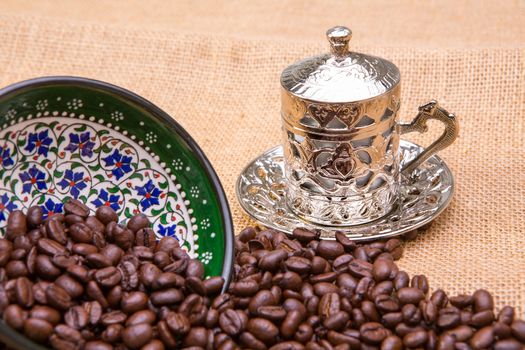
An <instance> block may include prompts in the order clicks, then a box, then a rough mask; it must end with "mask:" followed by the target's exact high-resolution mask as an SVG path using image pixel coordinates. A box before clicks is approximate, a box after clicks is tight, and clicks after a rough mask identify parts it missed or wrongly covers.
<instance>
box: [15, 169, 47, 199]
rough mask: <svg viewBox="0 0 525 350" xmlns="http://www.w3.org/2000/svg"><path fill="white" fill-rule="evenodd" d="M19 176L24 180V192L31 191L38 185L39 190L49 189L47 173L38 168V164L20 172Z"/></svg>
mask: <svg viewBox="0 0 525 350" xmlns="http://www.w3.org/2000/svg"><path fill="white" fill-rule="evenodd" d="M19 177H20V180H22V182H23V186H22V193H31V190H32V189H33V187H36V188H37V189H38V190H39V191H43V190H46V189H47V185H46V181H45V180H46V174H45V173H44V172H43V171H40V170H38V168H37V167H36V165H33V167H32V168H29V170H28V171H25V172H22V173H20V175H19Z"/></svg>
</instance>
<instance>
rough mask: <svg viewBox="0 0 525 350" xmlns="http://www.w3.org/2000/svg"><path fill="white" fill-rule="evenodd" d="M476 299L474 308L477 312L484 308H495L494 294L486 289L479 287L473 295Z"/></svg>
mask: <svg viewBox="0 0 525 350" xmlns="http://www.w3.org/2000/svg"><path fill="white" fill-rule="evenodd" d="M472 298H473V299H474V306H473V309H474V311H475V312H480V311H483V310H492V309H493V308H494V300H493V299H492V295H490V293H489V292H487V291H486V290H484V289H478V290H477V291H475V292H474V294H473V295H472Z"/></svg>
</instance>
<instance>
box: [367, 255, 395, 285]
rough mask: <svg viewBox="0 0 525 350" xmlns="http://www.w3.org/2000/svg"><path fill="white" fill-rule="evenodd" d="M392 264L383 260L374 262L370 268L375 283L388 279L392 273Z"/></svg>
mask: <svg viewBox="0 0 525 350" xmlns="http://www.w3.org/2000/svg"><path fill="white" fill-rule="evenodd" d="M392 265H393V262H391V261H390V260H385V259H378V260H376V261H375V262H374V264H373V267H372V275H373V277H374V280H375V281H376V282H381V281H384V280H386V279H388V278H389V277H390V274H391V273H392V268H393V267H392Z"/></svg>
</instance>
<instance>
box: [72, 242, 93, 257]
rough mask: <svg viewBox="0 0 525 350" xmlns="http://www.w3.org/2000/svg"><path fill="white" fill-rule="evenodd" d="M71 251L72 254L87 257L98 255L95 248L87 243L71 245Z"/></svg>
mask: <svg viewBox="0 0 525 350" xmlns="http://www.w3.org/2000/svg"><path fill="white" fill-rule="evenodd" d="M72 250H73V253H75V254H78V255H82V256H88V255H90V254H95V253H98V248H97V247H95V246H94V245H92V244H87V243H76V244H73V247H72Z"/></svg>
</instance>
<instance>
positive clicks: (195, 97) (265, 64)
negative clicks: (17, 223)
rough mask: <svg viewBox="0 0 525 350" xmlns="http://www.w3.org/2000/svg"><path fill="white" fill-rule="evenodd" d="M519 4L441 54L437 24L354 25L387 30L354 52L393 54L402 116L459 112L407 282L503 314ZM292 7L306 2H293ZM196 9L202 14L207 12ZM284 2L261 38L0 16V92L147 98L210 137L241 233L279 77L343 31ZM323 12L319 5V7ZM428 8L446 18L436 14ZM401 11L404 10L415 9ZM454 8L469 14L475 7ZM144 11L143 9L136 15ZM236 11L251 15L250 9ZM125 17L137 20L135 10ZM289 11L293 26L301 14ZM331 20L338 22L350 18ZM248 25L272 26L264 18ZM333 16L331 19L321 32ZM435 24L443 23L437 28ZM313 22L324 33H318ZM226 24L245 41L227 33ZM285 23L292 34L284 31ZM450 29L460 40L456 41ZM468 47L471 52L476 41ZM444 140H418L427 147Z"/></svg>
mask: <svg viewBox="0 0 525 350" xmlns="http://www.w3.org/2000/svg"><path fill="white" fill-rule="evenodd" d="M8 3H9V2H8ZM199 3H200V2H199ZM509 3H510V2H503V3H501V4H499V5H498V6H492V8H493V9H494V12H490V11H488V10H486V9H484V10H483V11H485V12H483V11H481V12H482V13H486V15H487V16H489V15H490V16H493V17H494V16H495V18H498V20H496V19H495V18H493V21H489V22H486V23H488V24H487V26H489V29H490V28H492V29H494V28H501V29H500V32H494V31H488V32H487V31H480V32H478V33H471V34H465V33H470V32H469V31H468V29H472V30H473V31H475V30H476V29H477V28H478V27H477V24H476V25H471V27H472V28H464V29H463V31H461V30H460V29H458V28H461V26H458V25H457V23H456V24H454V25H453V26H452V27H451V26H450V25H449V26H447V25H446V23H445V22H440V23H441V24H442V25H443V28H445V29H444V32H445V34H446V35H449V38H450V42H451V45H450V46H454V48H450V47H449V48H447V47H440V45H439V43H440V41H439V40H443V35H441V34H440V33H439V30H438V29H436V28H434V29H433V30H431V31H429V29H428V28H427V27H426V25H427V24H428V22H425V21H419V22H418V23H419V26H416V24H413V23H409V20H415V18H412V17H414V15H413V14H412V15H411V14H410V13H409V12H406V11H405V12H406V13H405V14H403V13H400V11H399V10H396V9H390V10H389V9H388V7H387V8H386V9H384V11H383V13H381V15H383V16H386V15H389V14H393V15H395V16H402V15H405V16H407V17H405V19H406V18H408V20H405V21H402V20H400V19H398V18H397V17H395V16H394V18H393V19H392V20H393V21H394V22H395V23H398V25H399V26H402V25H405V24H406V25H409V24H410V26H411V27H410V28H411V31H410V32H411V33H412V35H413V36H414V38H413V39H414V40H412V41H410V40H409V41H407V40H406V38H404V39H402V40H400V42H401V44H399V45H397V44H398V43H396V42H395V41H389V42H388V43H387V39H388V38H390V37H389V36H388V35H389V34H388V33H389V31H388V30H387V29H381V31H380V32H378V29H374V28H376V27H374V22H373V20H372V19H369V20H368V21H367V22H366V21H365V22H358V23H360V24H359V26H360V27H361V29H362V30H363V31H366V30H368V27H366V26H365V24H364V23H368V26H369V27H370V28H372V29H370V30H371V32H372V33H374V31H375V32H377V34H378V35H379V39H378V41H377V42H376V43H374V41H373V40H372V39H371V37H370V36H369V32H366V34H365V33H361V34H360V35H363V37H364V38H365V40H363V42H361V41H360V40H358V35H357V33H356V38H355V40H354V41H355V43H353V44H352V46H353V47H354V48H355V49H356V50H360V51H366V52H368V53H371V54H376V55H380V56H383V57H386V58H388V59H390V60H392V61H394V62H395V63H396V64H397V65H398V66H399V67H400V69H401V72H402V76H403V92H402V95H403V105H402V108H401V114H402V115H403V118H407V119H409V118H411V117H412V116H413V115H415V111H416V108H417V106H418V105H419V104H421V103H423V102H426V101H427V100H428V99H430V98H436V99H438V100H439V101H440V102H441V104H442V105H444V106H445V107H446V108H447V109H449V110H450V111H453V112H455V113H456V114H457V115H459V116H460V117H461V127H462V130H461V136H460V138H459V139H458V140H457V142H456V143H455V144H454V145H453V146H452V147H450V148H449V149H447V150H446V151H444V152H442V153H441V156H442V157H443V158H444V159H445V160H446V162H447V163H448V165H449V166H450V168H451V169H452V171H453V172H454V174H455V177H456V180H457V192H456V195H455V198H454V200H453V202H452V204H451V205H450V207H449V209H447V210H446V212H445V213H444V214H443V215H441V216H440V217H439V218H438V219H437V220H436V221H435V223H434V225H433V226H432V227H431V228H430V229H429V230H427V231H426V232H425V233H424V234H421V235H420V236H419V238H418V239H417V240H415V241H412V242H409V243H407V244H406V252H405V255H404V257H403V258H402V260H401V262H400V264H401V266H402V268H404V269H406V270H407V271H408V272H409V273H410V274H417V273H423V274H426V275H427V276H428V277H429V279H430V282H431V285H432V286H433V287H434V288H438V287H439V288H443V289H445V290H446V291H448V292H449V293H451V294H456V293H471V292H473V291H474V290H475V289H477V288H486V289H488V290H490V291H492V292H493V293H494V294H495V296H496V301H497V304H498V305H499V306H501V305H503V304H504V303H505V304H511V305H515V306H517V307H518V310H519V312H520V314H521V315H522V316H525V315H524V314H523V312H524V310H525V229H524V226H525V215H524V211H525V199H524V198H525V175H524V174H525V156H524V152H525V146H524V145H525V143H524V140H523V135H524V134H525V120H524V118H525V107H524V102H525V50H524V49H523V45H522V44H523V36H522V34H523V25H522V23H523V2H522V1H516V2H512V4H513V5H514V6H515V7H514V9H513V10H512V11H507V12H506V14H507V16H506V17H505V16H503V15H501V13H500V12H501V11H503V10H501V8H507V7H508V4H509ZM26 4H27V3H26ZM292 5H293V6H295V8H297V7H300V6H299V5H298V3H297V2H292ZM10 6H12V8H11V10H13V8H15V7H16V6H15V4H13V3H11V5H10ZM35 6H36V5H35ZM68 6H70V5H68ZM78 6H80V7H82V6H83V7H82V8H85V9H86V13H88V14H90V13H91V14H92V12H93V11H92V10H88V9H87V8H88V6H86V5H80V4H79V5H78ZM109 6H114V5H109ZM196 6H200V7H198V8H199V9H201V7H202V4H201V5H196ZM210 6H211V5H210ZM215 6H218V5H217V4H215ZM276 6H277V7H278V10H280V11H281V12H283V11H284V12H283V13H284V14H283V13H281V12H279V11H277V10H276V11H277V13H280V15H277V18H273V19H268V23H266V27H265V28H267V29H268V28H273V29H268V31H267V32H265V33H263V34H268V35H260V36H258V37H256V34H257V33H254V32H250V31H249V30H247V34H246V35H245V36H243V35H239V34H242V33H241V32H242V30H241V31H238V30H237V28H235V25H236V20H235V18H232V17H227V18H226V17H225V18H224V19H220V18H219V19H216V20H215V22H213V21H212V20H211V19H210V18H212V17H213V16H212V15H211V14H208V17H206V16H205V15H203V16H204V17H202V18H200V19H199V18H198V17H196V18H195V23H193V22H191V21H190V20H189V19H188V18H189V17H184V18H186V21H184V20H181V21H182V24H181V27H182V28H183V29H194V28H197V27H199V28H202V26H204V25H205V22H203V21H205V20H206V19H210V21H209V23H210V31H208V32H207V33H206V32H205V31H203V30H201V31H199V32H198V33H190V32H188V31H182V32H181V31H179V30H177V23H174V24H173V26H168V24H169V23H168V18H166V17H165V16H164V17H162V16H161V17H160V20H161V21H165V23H164V22H163V23H160V24H157V26H153V27H154V28H153V29H152V28H149V29H145V28H144V27H134V26H133V23H128V22H126V23H121V22H123V21H122V20H120V21H117V23H116V24H101V23H97V22H96V21H95V20H94V19H93V21H85V22H82V21H78V19H79V18H80V15H79V16H78V18H70V19H69V20H64V19H57V18H50V17H46V16H47V15H49V16H52V14H48V13H44V14H45V15H46V16H42V17H27V16H22V15H20V13H31V11H30V10H29V9H27V8H20V9H19V12H18V13H17V14H14V15H13V14H5V13H4V14H1V15H0V85H2V86H4V85H7V84H10V83H13V82H16V81H19V80H23V79H28V78H32V77H36V76H44V75H77V76H86V77H91V78H96V79H101V80H105V81H108V82H112V83H114V84H117V85H121V86H123V87H125V88H128V89H130V90H133V91H135V92H137V93H138V94H140V95H142V96H144V97H146V98H148V99H150V100H151V101H153V102H154V103H155V104H157V105H158V106H160V107H161V108H163V109H164V110H166V111H167V112H168V113H169V114H171V115H172V116H173V117H174V118H175V119H176V120H177V121H179V122H180V123H181V124H182V125H183V126H184V127H185V128H186V129H187V130H188V131H189V132H190V133H191V134H192V135H193V136H194V137H195V139H196V140H197V141H198V142H199V143H200V145H201V146H202V148H203V149H204V151H205V152H206V154H207V155H208V157H209V158H210V160H211V162H212V163H213V165H214V167H215V169H216V170H217V172H218V174H219V176H220V178H221V180H222V183H223V185H224V187H225V189H226V191H227V192H228V196H229V200H230V205H231V208H232V211H233V215H234V220H235V225H236V228H237V229H240V228H242V227H243V226H245V225H248V224H251V222H250V221H249V220H248V219H247V218H246V217H245V216H244V215H243V213H242V211H241V209H240V207H239V205H238V204H237V201H236V199H235V194H234V184H235V180H236V178H237V176H238V174H239V172H240V171H241V169H242V168H243V167H244V165H245V164H246V163H247V162H248V161H250V160H251V159H252V158H254V157H255V156H257V155H258V154H259V153H261V152H263V151H264V150H266V149H267V148H270V147H272V146H274V145H276V144H278V143H279V140H280V119H279V75H280V72H281V71H282V69H283V68H284V67H285V66H286V65H288V64H290V63H291V62H293V61H295V60H297V59H299V58H302V57H305V56H308V55H312V54H316V53H319V52H324V51H326V49H327V48H326V44H325V42H324V39H323V36H322V34H323V32H324V30H325V29H326V27H327V26H329V25H331V24H333V22H332V21H331V20H326V18H325V19H323V20H322V21H317V22H316V21H313V20H312V22H311V23H308V22H306V23H298V20H297V19H296V20H294V22H293V23H286V24H283V23H280V22H278V21H285V20H286V19H287V17H286V15H285V14H286V13H288V12H286V11H287V10H286V9H287V7H286V6H285V5H284V4H279V5H276ZM315 6H317V7H318V8H322V6H321V5H320V3H316V4H315ZM370 6H371V7H373V6H375V5H370ZM430 6H432V7H434V8H436V11H437V8H438V7H439V8H440V6H437V5H435V4H433V5H430ZM479 6H481V5H479ZM302 7H304V8H301V9H300V10H301V11H308V8H307V5H306V4H304V5H303V6H302ZM404 7H405V8H408V7H407V3H405V5H404ZM37 8H38V6H37ZM228 8H229V11H230V12H232V13H231V14H230V15H232V16H235V15H236V12H235V10H234V9H233V8H231V5H230V7H228ZM458 8H460V9H462V10H466V9H467V8H468V3H467V4H462V5H461V4H460V5H458ZM449 9H450V7H449ZM40 10H41V11H43V12H45V11H47V10H45V9H40ZM113 10H115V9H113ZM140 10H141V9H140V8H138V9H137V10H136V11H137V13H136V14H135V16H136V17H137V18H140V17H139V15H138V13H139V12H140ZM111 11H112V10H111V9H110V10H109V11H104V10H103V9H101V12H100V14H101V17H104V16H105V17H104V18H106V19H110V18H111ZM126 11H127V12H126ZM155 11H157V12H158V13H161V12H162V11H160V10H159V9H156V10H155ZM203 11H204V10H203ZM206 11H208V12H210V11H211V10H209V9H208V10H206ZM238 11H239V12H238V13H241V12H242V9H238ZM261 11H262V13H263V14H264V13H268V12H269V11H270V10H269V9H267V8H266V7H264V6H262V5H261ZM319 11H320V10H319ZM360 11H361V12H359V13H358V14H359V16H366V15H367V12H366V11H365V10H363V6H361V7H360ZM374 11H375V10H374V9H371V10H370V13H371V14H369V16H376V15H377V11H376V12H374ZM389 11H390V12H389ZM418 11H420V10H418ZM440 11H441V12H440V13H442V14H443V13H444V11H443V10H440ZM498 11H499V12H498ZM520 11H521V12H520ZM48 12H51V11H48ZM197 12H198V11H197ZM208 12H206V13H208ZM489 12H490V13H489ZM123 13H124V16H126V15H129V9H125V10H123ZM210 13H211V12H210ZM32 14H35V13H32ZM289 15H290V17H289V18H295V17H294V14H293V13H290V14H289ZM114 16H115V17H118V16H117V15H114ZM250 16H251V17H250ZM335 16H336V17H334V18H341V17H342V15H341V14H340V13H337V14H336V15H335ZM411 16H412V17H411ZM456 16H459V15H457V13H456ZM465 16H467V14H465ZM473 16H474V19H475V21H474V22H475V23H478V22H479V24H480V23H482V22H483V21H482V18H480V19H476V18H477V17H476V16H477V14H473ZM415 17H416V19H417V16H415ZM179 18H182V17H179ZM238 18H239V21H240V23H242V24H243V25H245V26H247V24H246V19H243V18H244V17H242V15H240V14H238ZM248 18H251V19H253V20H255V19H259V20H262V19H263V18H262V16H257V15H256V14H254V13H250V14H248ZM300 18H301V19H304V18H307V16H302V17H300ZM428 18H429V20H430V19H431V18H433V17H431V16H430V17H428ZM458 18H459V17H458ZM491 18H492V17H491ZM456 19H457V18H456ZM470 20H471V19H470ZM151 21H152V22H153V20H151ZM272 21H273V22H272ZM506 21H507V22H506ZM139 22H140V21H139ZM190 22H191V23H190ZM324 22H330V23H327V25H326V26H325V25H324V24H325V23H324ZM334 22H335V21H334ZM438 22H439V21H438V19H433V21H432V22H430V24H436V23H438ZM474 22H465V23H471V24H472V23H474ZM505 22H506V23H507V24H506V25H505V31H504V30H503V24H504V23H505ZM141 23H143V24H147V21H146V20H144V21H143V22H141ZM319 23H321V24H322V26H320V25H319ZM341 23H343V22H341ZM344 23H348V22H344ZM443 23H444V24H443ZM199 24H200V26H199ZM350 24H351V23H350ZM254 25H256V27H257V25H258V26H261V24H254ZM310 25H316V26H317V27H316V28H315V31H314V30H313V29H312V28H311V27H310ZM228 26H229V28H230V32H232V33H233V34H235V35H226V33H225V32H226V31H227V30H226V29H225V28H228ZM300 26H306V27H308V30H307V32H309V33H314V34H312V37H313V36H314V35H315V41H313V40H310V41H301V40H291V38H297V37H298V36H297V35H295V34H293V33H296V32H300V31H301V30H302V29H301V27H300ZM498 26H499V27H498ZM294 27H295V28H297V29H296V30H295V31H293V30H292V28H294ZM390 27H391V28H395V27H396V26H392V25H391V26H390ZM216 28H222V29H216ZM420 28H421V29H420ZM479 28H481V25H480V26H479ZM215 29H216V30H215ZM241 29H242V27H241ZM281 29H282V30H283V31H284V32H286V33H289V35H288V36H286V35H283V36H282V37H277V35H278V33H279V32H280V30H281ZM392 30H394V31H396V32H397V33H399V32H400V31H401V30H400V29H397V30H396V29H392ZM211 31H215V32H218V33H219V34H217V33H211ZM355 31H356V30H355V28H354V32H355ZM418 31H420V33H422V35H418ZM292 32H293V33H292ZM381 33H382V34H384V35H381ZM425 33H427V34H428V37H430V38H438V39H439V38H441V39H439V40H438V39H437V40H438V41H437V43H438V44H437V45H434V44H435V43H434V44H432V45H426V44H427V43H428V41H427V40H426V38H425V37H424V35H425ZM454 33H456V34H458V35H459V34H461V35H463V36H461V38H460V40H459V39H458V40H456V39H457V37H456V38H454V36H453V34H454ZM294 35H295V36H294ZM385 35H386V36H385ZM385 38H386V39H385ZM310 39H312V38H310ZM520 41H521V42H520ZM430 42H431V43H432V41H430ZM441 42H443V41H441ZM472 42H474V45H469V44H468V43H472ZM487 42H488V43H489V44H488V46H491V47H492V48H488V47H485V48H481V47H478V46H487V45H486V44H487ZM378 43H379V44H378ZM411 43H412V44H413V45H412V44H411ZM420 44H421V45H420ZM478 44H479V45H478ZM461 46H470V47H469V48H464V47H461ZM496 46H498V47H497V48H496ZM436 133H437V131H436V132H434V133H433V134H429V135H424V136H414V137H412V136H411V139H412V140H415V141H417V142H419V143H421V144H428V142H430V141H431V140H432V137H433V136H435V135H436Z"/></svg>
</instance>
